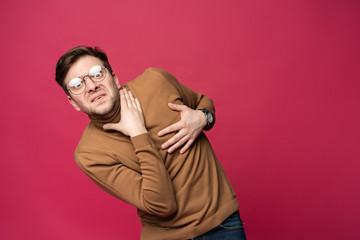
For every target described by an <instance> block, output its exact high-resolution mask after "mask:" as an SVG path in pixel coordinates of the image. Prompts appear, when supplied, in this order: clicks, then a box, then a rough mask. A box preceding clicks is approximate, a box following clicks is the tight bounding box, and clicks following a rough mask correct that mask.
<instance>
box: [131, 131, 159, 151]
mask: <svg viewBox="0 0 360 240" xmlns="http://www.w3.org/2000/svg"><path fill="white" fill-rule="evenodd" d="M130 139H131V142H132V144H133V145H134V147H135V149H137V148H141V147H145V146H149V145H152V144H154V142H153V140H152V139H151V137H150V135H149V133H143V134H140V135H137V136H135V137H131V138H130Z"/></svg>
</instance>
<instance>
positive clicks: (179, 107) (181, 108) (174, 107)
mask: <svg viewBox="0 0 360 240" xmlns="http://www.w3.org/2000/svg"><path fill="white" fill-rule="evenodd" d="M168 106H169V108H170V109H171V110H174V111H178V112H181V111H184V110H185V109H186V108H187V106H185V105H180V104H175V103H168Z"/></svg>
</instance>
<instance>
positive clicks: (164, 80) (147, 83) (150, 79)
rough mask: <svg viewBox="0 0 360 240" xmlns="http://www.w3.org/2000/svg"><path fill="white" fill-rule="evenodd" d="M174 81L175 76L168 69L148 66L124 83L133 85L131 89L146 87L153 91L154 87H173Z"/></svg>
mask: <svg viewBox="0 0 360 240" xmlns="http://www.w3.org/2000/svg"><path fill="white" fill-rule="evenodd" d="M174 81H176V79H175V77H174V76H173V75H172V74H171V73H169V72H168V71H166V70H164V69H161V68H155V67H149V68H147V69H146V70H145V71H144V72H143V73H142V74H141V75H140V76H138V77H137V78H135V79H134V80H132V81H130V82H127V83H126V84H125V85H127V86H130V87H133V90H135V89H143V88H144V87H146V89H147V91H155V90H156V89H161V88H165V89H168V88H169V87H171V88H172V87H174V85H175V84H174Z"/></svg>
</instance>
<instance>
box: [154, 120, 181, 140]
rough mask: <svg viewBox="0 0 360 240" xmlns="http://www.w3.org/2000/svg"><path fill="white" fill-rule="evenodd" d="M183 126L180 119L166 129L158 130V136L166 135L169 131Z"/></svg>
mask: <svg viewBox="0 0 360 240" xmlns="http://www.w3.org/2000/svg"><path fill="white" fill-rule="evenodd" d="M182 128H183V123H182V122H180V121H179V122H177V123H174V124H172V125H170V126H168V127H166V128H164V129H162V130H160V131H159V132H158V136H159V137H161V136H164V135H166V134H168V133H171V132H175V131H178V130H180V129H182Z"/></svg>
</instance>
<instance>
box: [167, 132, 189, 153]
mask: <svg viewBox="0 0 360 240" xmlns="http://www.w3.org/2000/svg"><path fill="white" fill-rule="evenodd" d="M187 140H188V138H187V136H185V137H183V138H182V139H180V140H179V141H177V143H175V144H174V145H172V146H171V147H170V148H169V149H168V153H172V152H174V151H175V150H176V149H178V148H179V147H181V146H182V145H184V144H185V143H186V141H187Z"/></svg>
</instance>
